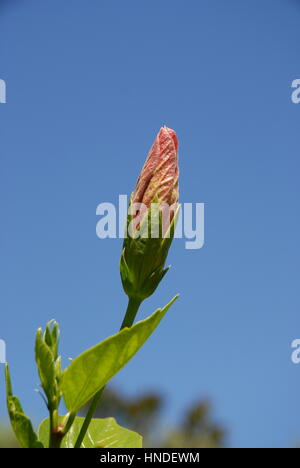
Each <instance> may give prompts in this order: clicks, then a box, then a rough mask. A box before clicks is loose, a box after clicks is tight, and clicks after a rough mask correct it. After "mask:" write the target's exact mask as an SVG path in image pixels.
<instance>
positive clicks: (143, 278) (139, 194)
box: [121, 127, 179, 301]
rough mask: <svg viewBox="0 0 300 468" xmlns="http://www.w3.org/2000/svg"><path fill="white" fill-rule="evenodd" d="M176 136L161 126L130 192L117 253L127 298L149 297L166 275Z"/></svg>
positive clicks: (175, 188) (175, 179) (175, 199)
mask: <svg viewBox="0 0 300 468" xmlns="http://www.w3.org/2000/svg"><path fill="white" fill-rule="evenodd" d="M178 177H179V170H178V139H177V136H176V133H175V132H174V130H172V129H170V128H168V127H162V128H161V129H160V132H159V133H158V135H157V137H156V140H155V142H154V144H153V146H152V148H151V150H150V152H149V154H148V157H147V160H146V162H145V164H144V167H143V169H142V171H141V174H140V176H139V178H138V181H137V184H136V188H135V191H134V193H133V194H132V197H131V201H130V206H129V212H128V219H127V233H126V234H127V236H126V237H125V240H124V245H123V252H122V256H121V278H122V283H123V287H124V290H125V292H126V294H127V295H128V296H129V297H130V298H134V299H137V300H140V301H142V300H143V299H145V298H146V297H149V296H150V295H151V294H153V292H154V291H155V289H156V288H157V286H158V284H159V283H160V281H161V280H162V278H163V277H164V275H165V274H166V272H167V271H168V269H169V268H165V262H166V259H167V255H168V251H169V248H170V245H171V243H172V240H173V237H174V231H175V225H176V220H177V215H178V213H179V205H178V203H177V202H178Z"/></svg>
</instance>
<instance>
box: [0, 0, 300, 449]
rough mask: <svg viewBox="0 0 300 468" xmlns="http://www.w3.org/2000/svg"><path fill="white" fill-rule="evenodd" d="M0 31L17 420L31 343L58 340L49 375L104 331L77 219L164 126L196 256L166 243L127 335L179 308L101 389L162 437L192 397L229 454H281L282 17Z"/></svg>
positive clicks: (89, 244) (102, 299)
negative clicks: (154, 400)
mask: <svg viewBox="0 0 300 468" xmlns="http://www.w3.org/2000/svg"><path fill="white" fill-rule="evenodd" d="M0 13H1V14H0V56H1V61H0V78H1V79H4V80H5V81H6V84H7V103H6V104H0V119H1V120H0V121H1V125H0V145H1V155H0V168H1V170H0V212H1V226H2V228H1V232H0V240H1V268H0V282H1V294H0V311H1V317H2V320H1V325H0V338H2V339H5V341H6V343H7V357H8V360H9V362H10V365H11V371H12V375H13V381H14V389H15V392H16V393H17V394H18V395H19V396H20V397H21V399H22V402H23V405H24V407H25V409H26V411H27V412H28V413H30V415H31V416H32V417H33V418H34V420H35V421H37V420H38V419H39V418H41V417H44V415H45V412H44V408H43V403H42V400H41V399H39V398H38V396H37V395H36V394H35V393H34V392H33V389H34V388H35V387H36V386H37V382H38V379H37V375H36V371H35V367H34V363H33V359H32V357H33V349H32V348H33V340H34V334H35V329H36V328H37V327H39V326H43V325H44V324H45V323H46V322H47V321H48V320H49V319H50V318H56V319H57V320H58V321H59V322H60V325H61V328H62V346H61V352H62V354H63V356H64V357H65V358H66V357H68V356H73V357H74V356H76V355H77V354H78V353H79V352H81V351H83V350H84V349H86V348H87V347H89V346H91V345H93V344H95V343H97V342H98V341H100V340H101V339H103V338H105V337H106V336H108V335H110V334H112V333H114V332H115V331H116V330H117V329H118V326H119V324H120V322H121V319H122V316H123V311H124V309H125V307H126V297H125V295H124V293H123V291H122V289H121V285H120V279H119V273H118V262H119V256H120V250H121V240H99V239H98V238H97V237H96V233H95V227H96V223H97V217H96V214H95V213H96V206H97V205H98V204H99V203H101V202H103V201H109V202H116V201H117V199H118V195H119V194H125V193H128V194H129V193H130V192H131V191H132V189H133V188H134V184H135V180H136V177H137V175H138V173H139V170H140V168H141V165H142V164H143V161H144V158H145V156H146V154H147V152H148V149H149V147H150V145H151V144H152V140H153V138H154V136H155V134H156V132H157V131H158V129H159V127H160V126H161V125H163V124H167V125H168V126H169V127H172V128H174V129H175V130H176V131H177V134H178V137H179V139H180V169H181V180H180V187H181V201H182V202H194V203H195V202H204V203H205V204H206V224H205V237H206V243H205V246H204V248H203V249H201V250H196V251H188V250H185V248H184V242H183V241H182V240H177V241H175V242H174V244H173V246H172V251H171V253H170V257H169V263H171V264H172V269H171V271H170V272H169V273H168V275H167V276H166V277H165V279H164V282H163V283H162V284H161V286H160V288H159V290H158V291H157V293H156V294H155V295H154V296H153V297H152V298H151V299H149V300H148V301H146V302H145V303H144V305H143V307H142V310H141V313H140V317H145V316H146V315H148V314H150V313H151V312H152V311H153V310H154V309H155V308H157V307H159V306H162V305H164V304H165V303H167V302H168V301H169V299H170V298H171V297H173V296H174V295H175V294H176V293H177V292H179V293H180V294H181V297H180V300H179V301H178V302H177V303H176V305H174V307H173V309H172V310H171V311H170V312H169V313H168V315H167V316H166V318H165V319H164V321H163V323H162V324H161V326H160V327H159V329H158V330H157V332H156V333H155V335H153V337H152V338H151V339H150V340H149V342H148V343H147V344H146V345H145V347H144V348H143V350H141V351H140V353H139V354H138V355H137V356H136V357H135V358H134V360H133V361H132V362H131V363H130V364H129V365H128V367H127V368H126V369H124V370H123V371H122V372H121V373H120V374H119V375H118V376H117V377H116V378H115V379H114V383H115V385H116V386H118V387H120V388H121V389H123V390H124V391H125V392H128V393H129V394H136V393H139V392H142V391H144V390H146V389H147V390H149V389H159V390H161V391H162V392H163V393H164V394H165V395H166V397H167V402H168V403H167V408H166V414H165V417H166V423H170V424H171V422H172V421H173V420H176V419H177V418H178V415H179V414H180V411H182V410H183V409H184V408H185V407H186V406H187V405H188V404H190V402H191V401H192V400H195V399H197V398H199V397H206V396H209V397H210V399H211V401H212V402H213V404H214V412H215V417H216V419H217V420H218V421H219V422H221V423H222V424H223V425H224V426H225V427H227V428H228V431H229V444H230V445H231V446H234V447H284V446H290V445H292V444H294V443H295V442H297V441H299V440H300V419H299V417H300V403H299V382H300V380H299V378H300V366H296V365H294V364H292V363H291V359H290V355H291V342H292V341H293V340H294V339H296V338H300V320H299V313H300V299H299V268H300V257H299V238H300V222H299V192H300V189H299V169H300V164H299V122H300V105H295V104H293V103H292V101H291V83H292V81H293V80H294V79H297V78H300V54H299V43H300V29H299V23H300V2H299V1H298V0H263V1H262V0H251V1H250V0H247V1H246V0H244V1H243V2H241V1H240V0H230V1H228V2H224V1H222V0H200V1H199V0H188V1H185V2H183V1H178V0H172V1H171V0H165V1H163V2H162V1H158V0H152V1H151V2H146V1H143V2H141V1H137V0H127V1H126V2H124V1H120V0H118V1H115V0H107V1H102V0H98V1H96V0H90V1H89V2H86V1H83V0H73V1H72V2H71V1H65V2H61V1H59V0H52V1H44V2H39V1H37V0H27V1H26V2H25V1H24V0H10V1H9V2H7V1H1V2H0ZM1 380H2V377H1ZM0 388H1V389H2V390H0V392H1V393H0V418H1V419H4V417H6V416H5V401H4V393H3V382H2V385H1V387H0Z"/></svg>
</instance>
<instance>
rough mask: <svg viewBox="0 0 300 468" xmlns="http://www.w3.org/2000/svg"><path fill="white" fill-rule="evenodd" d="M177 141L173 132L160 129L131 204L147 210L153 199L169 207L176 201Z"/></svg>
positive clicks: (177, 172) (177, 174) (177, 175)
mask: <svg viewBox="0 0 300 468" xmlns="http://www.w3.org/2000/svg"><path fill="white" fill-rule="evenodd" d="M178 177H179V169H178V139H177V136H176V133H175V132H174V130H172V129H171V128H168V127H162V128H161V129H160V131H159V133H158V135H157V137H156V140H155V142H154V144H153V146H152V148H151V150H150V152H149V154H148V157H147V160H146V162H145V164H144V167H143V169H142V172H141V175H140V177H139V179H138V181H137V185H136V189H135V192H134V194H133V203H143V204H144V205H146V206H147V207H148V208H149V207H150V205H151V202H152V201H153V199H154V198H155V197H157V199H158V202H159V203H162V204H163V203H166V204H168V205H169V206H171V205H173V204H174V203H177V201H178V196H179V195H178Z"/></svg>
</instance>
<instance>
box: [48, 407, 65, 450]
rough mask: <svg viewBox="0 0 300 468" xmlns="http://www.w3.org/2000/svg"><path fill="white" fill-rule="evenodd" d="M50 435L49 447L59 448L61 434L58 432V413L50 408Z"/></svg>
mask: <svg viewBox="0 0 300 468" xmlns="http://www.w3.org/2000/svg"><path fill="white" fill-rule="evenodd" d="M49 413H50V418H49V420H50V436H49V448H60V444H61V441H62V436H61V434H60V433H59V430H58V429H59V428H58V413H57V410H53V409H50V410H49Z"/></svg>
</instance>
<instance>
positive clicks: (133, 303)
mask: <svg viewBox="0 0 300 468" xmlns="http://www.w3.org/2000/svg"><path fill="white" fill-rule="evenodd" d="M141 303H142V301H141V300H140V299H135V298H133V297H130V298H129V301H128V307H127V310H126V314H125V317H124V320H123V323H122V325H121V328H120V330H122V329H123V328H126V327H128V328H130V327H131V326H132V324H133V322H134V320H135V317H136V314H137V313H138V310H139V307H140V305H141Z"/></svg>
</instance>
